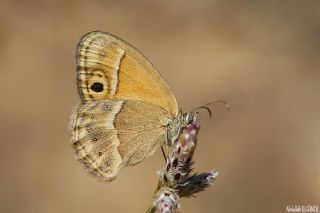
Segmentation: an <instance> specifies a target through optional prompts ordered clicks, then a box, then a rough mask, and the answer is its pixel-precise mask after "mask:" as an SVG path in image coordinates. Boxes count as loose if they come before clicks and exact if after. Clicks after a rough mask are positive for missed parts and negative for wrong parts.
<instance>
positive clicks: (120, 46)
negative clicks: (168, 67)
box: [77, 32, 178, 115]
mask: <svg viewBox="0 0 320 213" xmlns="http://www.w3.org/2000/svg"><path fill="white" fill-rule="evenodd" d="M77 72H78V77H77V78H78V89H79V94H80V96H81V98H82V100H83V102H87V101H92V100H117V99H124V100H139V101H144V102H148V103H152V104H154V105H157V106H160V107H162V108H164V109H166V110H167V111H169V112H170V113H172V114H173V115H177V114H178V106H177V102H176V99H175V97H174V95H173V94H172V92H171V90H170V88H169V87H168V86H167V85H166V83H165V82H164V81H163V79H162V78H161V76H160V74H159V73H158V72H157V71H156V69H155V68H154V66H153V65H152V64H151V63H150V62H149V61H148V60H147V59H146V58H145V57H144V56H143V55H142V54H141V53H140V52H139V51H138V50H136V49H135V48H134V47H132V46H131V45H130V44H128V43H126V42H125V41H123V40H121V39H119V38H117V37H116V36H114V35H111V34H108V33H104V32H91V33H88V34H86V35H85V36H83V37H82V39H81V40H80V43H79V45H78V50H77Z"/></svg>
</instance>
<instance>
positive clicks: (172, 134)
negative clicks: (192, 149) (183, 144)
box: [167, 111, 198, 146]
mask: <svg viewBox="0 0 320 213" xmlns="http://www.w3.org/2000/svg"><path fill="white" fill-rule="evenodd" d="M197 114H198V112H196V111H191V112H188V113H183V114H182V113H181V114H179V115H178V116H177V117H175V118H174V119H173V120H172V121H171V122H170V123H169V124H168V126H167V144H168V145H169V146H171V145H173V144H174V143H175V142H176V141H177V140H178V138H179V136H180V134H181V132H182V130H183V129H185V128H186V127H187V126H188V125H189V124H192V123H193V122H195V121H196V118H197Z"/></svg>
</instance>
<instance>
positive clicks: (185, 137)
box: [147, 121, 218, 213]
mask: <svg viewBox="0 0 320 213" xmlns="http://www.w3.org/2000/svg"><path fill="white" fill-rule="evenodd" d="M199 128H200V126H199V125H198V124H197V123H196V122H195V121H194V122H193V123H192V124H190V125H189V126H188V127H187V128H186V130H185V131H184V132H183V134H182V135H181V137H180V139H179V141H178V142H177V143H176V144H175V146H174V148H173V150H172V152H171V153H170V154H169V155H168V156H166V165H165V167H164V168H163V169H161V170H160V171H159V182H158V185H157V187H156V190H155V192H154V195H153V201H152V203H151V205H150V207H149V209H148V210H147V213H153V212H156V211H158V212H161V213H174V212H178V208H179V198H182V197H192V196H194V194H195V193H197V192H200V191H203V190H205V189H206V188H207V187H208V186H210V185H211V184H212V183H213V182H214V180H215V179H216V177H217V176H218V172H214V171H211V172H204V173H200V174H192V175H190V172H191V170H192V168H191V166H192V165H193V161H192V158H193V154H194V151H195V148H196V146H197V135H198V133H199Z"/></svg>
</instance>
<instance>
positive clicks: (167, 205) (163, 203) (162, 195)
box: [154, 188, 178, 213]
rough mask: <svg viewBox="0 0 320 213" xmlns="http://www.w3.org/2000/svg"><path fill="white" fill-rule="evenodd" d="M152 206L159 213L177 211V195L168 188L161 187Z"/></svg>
mask: <svg viewBox="0 0 320 213" xmlns="http://www.w3.org/2000/svg"><path fill="white" fill-rule="evenodd" d="M156 197H157V199H156V200H155V201H154V206H156V207H157V209H158V211H159V212H161V213H174V212H177V211H178V196H177V195H176V194H175V192H174V191H173V190H172V189H170V188H162V189H161V190H160V191H159V192H158V193H157V195H156Z"/></svg>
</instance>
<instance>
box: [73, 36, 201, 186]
mask: <svg viewBox="0 0 320 213" xmlns="http://www.w3.org/2000/svg"><path fill="white" fill-rule="evenodd" d="M76 63H77V83H78V92H79V95H80V98H81V103H80V104H79V105H77V106H76V107H75V108H74V110H73V113H72V116H71V122H70V126H71V131H72V135H71V142H72V146H73V148H74V149H75V151H76V154H77V156H78V158H79V160H80V161H81V162H82V163H83V164H84V165H85V166H86V167H87V168H88V170H89V172H90V173H91V174H93V175H94V176H97V177H98V178H100V179H101V180H104V181H112V180H113V179H115V178H116V176H117V174H118V173H119V171H120V170H121V169H122V168H124V167H127V166H133V165H135V164H137V163H139V162H141V161H142V160H143V159H145V158H146V157H148V156H150V155H152V154H153V153H154V152H155V151H156V150H157V149H158V148H159V147H160V146H161V145H168V146H170V145H172V144H173V143H174V142H175V141H176V140H177V139H178V137H179V135H180V134H181V131H182V130H183V129H184V128H185V127H186V126H187V125H188V124H190V123H191V122H192V121H193V120H194V119H195V117H196V114H197V112H195V111H191V112H190V113H182V112H181V111H180V110H179V108H178V105H177V102H176V99H175V97H174V95H173V94H172V92H171V90H170V88H169V87H168V86H167V84H166V83H165V82H164V80H163V79H162V78H161V76H160V74H159V73H158V72H157V70H156V69H155V68H154V66H153V65H152V64H151V63H150V62H149V61H148V60H147V59H146V58H145V57H144V56H143V55H142V54H141V53H140V52H139V51H138V50H137V49H135V48H134V47H133V46H131V45H130V44H128V43H127V42H125V41H123V40H121V39H120V38H118V37H116V36H114V35H111V34H109V33H105V32H100V31H94V32H90V33H88V34H86V35H84V36H83V37H82V38H81V40H80V42H79V45H78V48H77V53H76Z"/></svg>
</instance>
